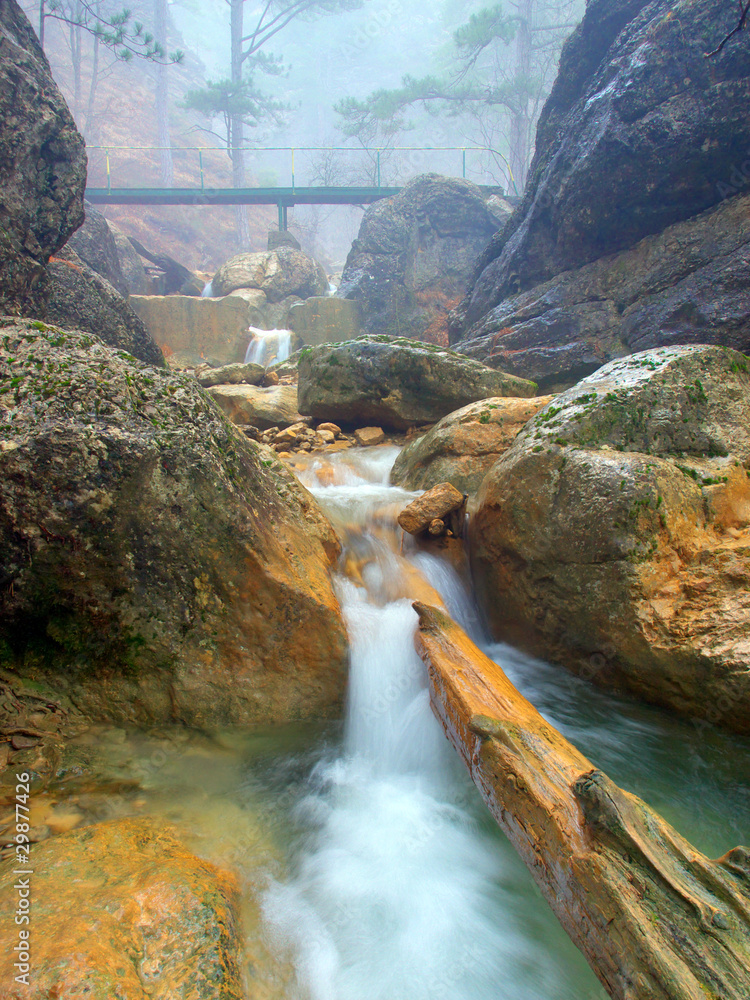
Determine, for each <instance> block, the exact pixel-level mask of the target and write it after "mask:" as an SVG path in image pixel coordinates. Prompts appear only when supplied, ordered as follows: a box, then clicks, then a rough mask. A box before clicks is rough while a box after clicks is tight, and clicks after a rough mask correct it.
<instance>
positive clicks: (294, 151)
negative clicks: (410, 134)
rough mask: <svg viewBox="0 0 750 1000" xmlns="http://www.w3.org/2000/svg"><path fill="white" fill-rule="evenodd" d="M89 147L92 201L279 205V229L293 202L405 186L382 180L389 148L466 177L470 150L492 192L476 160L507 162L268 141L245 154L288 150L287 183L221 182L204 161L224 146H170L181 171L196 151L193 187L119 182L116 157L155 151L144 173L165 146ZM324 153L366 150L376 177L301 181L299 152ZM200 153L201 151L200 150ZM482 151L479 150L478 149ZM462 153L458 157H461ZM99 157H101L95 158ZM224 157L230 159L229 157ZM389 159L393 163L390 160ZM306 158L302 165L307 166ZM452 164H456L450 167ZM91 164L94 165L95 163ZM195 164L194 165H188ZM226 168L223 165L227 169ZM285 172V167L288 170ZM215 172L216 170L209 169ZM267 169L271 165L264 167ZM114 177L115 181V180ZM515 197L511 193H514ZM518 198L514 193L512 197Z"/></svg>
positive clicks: (445, 149)
mask: <svg viewBox="0 0 750 1000" xmlns="http://www.w3.org/2000/svg"><path fill="white" fill-rule="evenodd" d="M88 151H89V153H90V154H93V157H92V159H93V161H94V162H93V163H91V164H90V169H89V173H90V178H91V176H95V175H96V174H99V175H101V173H102V169H101V168H102V167H103V168H104V169H103V172H104V177H103V179H104V180H105V184H104V185H102V186H96V185H91V186H89V187H87V188H86V198H87V199H88V201H90V202H91V203H92V204H94V205H214V206H217V205H275V206H276V207H277V210H278V217H279V229H286V228H287V213H288V210H289V209H290V208H293V207H294V206H295V205H356V206H359V205H369V204H371V203H372V202H374V201H378V200H379V199H380V198H390V197H391V196H392V195H395V194H398V192H399V191H400V190H401V187H400V186H397V185H392V184H390V185H389V184H384V183H383V182H382V175H383V173H384V168H385V166H386V164H385V163H384V162H383V161H384V159H385V158H386V153H387V155H388V157H389V158H390V157H393V156H394V155H399V156H400V157H401V160H402V161H404V160H405V161H406V162H405V168H406V171H407V172H408V170H409V168H410V167H411V168H412V169H413V173H414V175H415V176H416V174H419V173H427V172H428V171H436V170H438V167H442V168H443V172H446V171H445V167H446V165H447V166H448V170H449V172H450V173H451V174H452V175H453V176H457V170H456V167H458V165H459V163H460V165H461V174H460V176H462V177H463V178H466V177H467V154H468V155H469V158H470V168H471V165H472V164H471V161H472V160H473V162H474V169H470V173H472V174H473V175H474V176H472V177H471V178H470V179H472V180H475V178H476V180H475V183H479V185H480V187H482V188H483V189H484V190H486V191H487V192H494V193H499V194H502V193H503V192H504V191H505V190H506V189H505V188H504V187H501V186H497V185H487V184H486V183H484V184H482V183H481V180H482V179H483V178H480V177H477V169H476V162H477V160H479V159H481V157H482V156H483V157H484V158H486V157H487V156H491V157H492V158H493V159H494V161H495V162H501V163H507V161H506V160H505V157H503V156H502V154H500V153H498V152H497V151H496V150H491V149H488V148H486V147H479V146H466V147H463V146H435V147H431V146H399V147H394V148H391V149H389V150H387V151H385V150H381V149H368V148H364V149H354V148H352V147H349V146H325V147H322V146H305V147H291V146H273V147H270V146H267V147H252V148H248V149H247V150H245V152H246V153H247V154H251V155H252V156H253V158H254V160H257V159H258V158H259V157H261V156H263V155H264V154H269V153H271V154H277V155H278V154H279V153H281V154H285V155H286V156H288V158H289V159H288V163H287V165H286V169H288V170H289V173H287V177H288V180H289V181H290V183H289V184H288V186H280V185H277V184H276V183H274V184H271V185H269V184H258V185H254V186H252V187H218V186H214V185H212V184H210V183H207V180H206V173H207V169H208V166H209V164H207V163H206V160H207V158H208V157H209V156H210V155H211V154H217V153H218V154H221V153H224V155H225V156H226V151H224V150H220V149H216V148H212V147H201V146H180V147H171V149H170V153H171V154H172V157H173V158H174V159H177V158H178V157H179V158H180V159H179V160H178V162H176V164H175V165H176V166H178V165H179V166H180V167H181V168H182V170H181V173H183V174H184V173H185V170H184V165H185V158H184V157H183V154H192V155H190V156H189V159H188V171H187V172H188V174H189V173H191V172H192V173H193V174H194V176H195V181H196V183H195V184H194V185H193V186H191V187H164V186H156V185H155V186H153V187H146V186H144V187H140V186H139V187H134V186H121V185H119V184H117V183H116V180H115V176H114V175H115V170H114V169H113V160H116V159H117V158H120V159H123V158H124V159H126V160H128V161H130V162H129V163H128V164H127V166H126V167H125V168H124V169H123V167H122V166H120V171H119V172H120V173H123V172H126V171H127V173H128V174H132V173H133V164H132V154H136V153H138V154H151V155H147V156H145V157H139V158H138V160H139V161H140V163H139V166H141V164H142V166H141V169H142V171H143V172H144V173H148V172H154V171H155V170H157V167H156V163H155V161H156V157H154V156H153V155H152V154H161V153H162V152H163V151H164V148H163V147H159V146H89V147H88ZM312 153H316V154H319V155H320V154H322V155H323V156H324V157H327V158H329V162H330V157H331V155H332V154H352V153H357V154H360V155H365V156H367V157H369V162H368V168H369V172H370V173H371V175H372V179H373V181H374V183H371V184H369V185H368V184H365V185H361V186H360V185H348V184H331V183H309V180H316V179H317V177H314V176H313V177H308V183H307V184H304V185H302V186H300V185H298V184H297V176H298V175H297V173H296V170H299V161H300V154H312ZM196 154H197V155H196ZM478 154H479V155H478ZM459 155H460V160H459V158H458V157H459ZM149 159H151V160H152V161H154V162H151V163H149V162H148V160H149ZM451 160H455V163H451ZM97 161H98V162H97ZM225 162H226V161H225ZM389 165H390V164H389ZM304 166H305V165H304V164H303V169H304ZM400 166H401V172H404V163H403V162H402V163H401V164H400ZM451 167H452V169H451ZM92 168H93V169H92ZM190 168H192V170H191V169H190ZM223 172H225V170H224V171H223ZM249 172H250V173H256V172H257V173H259V174H260V175H261V176H262V174H263V173H264V171H262V170H260V171H258V170H257V166H256V165H255V164H253V165H250V166H249ZM285 172H286V170H285ZM211 173H212V174H213V173H215V171H213V170H212V171H211ZM265 173H266V174H267V173H268V171H265ZM273 173H274V181H275V180H276V179H277V173H276V171H273ZM311 173H312V174H314V173H315V171H314V170H311V169H310V167H309V166H308V167H307V169H306V170H305V174H307V175H310V174H311ZM507 175H508V177H509V178H510V180H511V183H512V184H513V187H515V184H514V182H513V179H512V173H511V172H510V168H509V167H508V168H507ZM113 180H114V182H113ZM511 197H512V196H511ZM513 200H515V198H513Z"/></svg>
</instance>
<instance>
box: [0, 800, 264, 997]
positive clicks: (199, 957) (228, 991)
mask: <svg viewBox="0 0 750 1000" xmlns="http://www.w3.org/2000/svg"><path fill="white" fill-rule="evenodd" d="M3 868H4V869H5V870H4V871H3V870H2V869H0V894H1V896H2V901H1V902H0V919H1V920H2V923H3V925H4V926H6V927H8V926H10V925H12V915H11V913H10V906H11V902H12V901H13V899H14V898H17V896H16V891H15V890H14V889H13V883H14V882H15V881H17V879H18V877H19V876H18V875H16V874H14V873H13V871H12V866H11V864H10V863H8V862H6V863H5V864H4V866H3ZM34 868H35V869H36V870H35V871H34V874H33V876H31V877H32V878H33V886H34V888H33V920H34V921H35V922H36V921H38V922H39V923H38V924H36V926H38V927H40V928H42V927H43V928H44V933H38V934H34V935H33V937H32V941H33V971H32V973H31V976H30V983H31V985H30V986H25V985H23V984H19V983H17V982H16V981H15V976H16V974H17V971H18V970H16V969H14V968H13V964H12V963H13V961H14V960H15V959H16V955H15V953H14V952H13V951H12V950H11V949H10V948H7V949H5V950H4V953H3V955H2V956H1V957H0V991H2V994H3V996H5V997H8V998H12V1000H19V998H21V997H33V998H35V1000H42V998H47V997H53V996H83V995H85V996H87V997H91V998H92V1000H110V998H111V997H113V996H123V997H125V996H126V997H128V998H129V1000H141V998H143V1000H145V998H146V997H156V998H163V1000H167V998H168V997H175V996H180V997H187V996H190V997H195V998H196V1000H220V998H221V1000H241V998H242V997H244V995H245V994H244V991H243V988H242V981H241V975H240V947H241V931H240V923H239V898H240V886H239V881H238V879H237V877H236V876H235V875H233V874H231V873H230V872H227V871H222V870H221V869H219V868H217V867H215V866H214V865H212V864H210V863H209V862H207V861H203V860H201V859H200V858H198V857H196V856H195V855H193V854H191V853H190V851H188V850H187V849H186V848H185V847H184V846H183V845H182V843H180V841H179V839H178V838H177V837H176V836H175V831H173V830H171V829H169V828H168V827H167V828H164V827H163V826H159V825H158V824H157V823H156V822H154V821H150V820H147V819H143V818H139V819H125V820H116V821H112V822H108V823H101V824H99V825H97V826H89V827H85V828H82V829H79V830H74V831H72V832H70V833H64V834H61V835H60V836H57V837H54V838H53V839H51V840H48V841H46V842H45V843H43V844H38V845H35V847H34ZM82 883H84V884H85V891H82Z"/></svg>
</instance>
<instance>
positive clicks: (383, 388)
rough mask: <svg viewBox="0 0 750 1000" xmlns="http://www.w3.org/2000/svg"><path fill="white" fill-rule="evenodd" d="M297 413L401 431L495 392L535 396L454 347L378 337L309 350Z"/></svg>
mask: <svg viewBox="0 0 750 1000" xmlns="http://www.w3.org/2000/svg"><path fill="white" fill-rule="evenodd" d="M298 357H299V386H298V388H299V411H300V413H303V414H305V415H306V416H311V417H317V418H318V419H320V420H333V421H335V422H336V423H341V422H343V423H345V424H356V425H357V426H360V427H361V426H363V425H364V424H377V425H382V426H384V427H390V428H394V429H396V430H403V429H405V428H407V427H411V426H413V425H414V424H425V423H434V422H435V421H436V420H440V418H441V417H444V416H445V415H446V414H447V413H451V412H452V411H453V410H457V409H458V408H459V407H461V406H465V405H466V404H467V403H471V402H474V401H475V400H477V399H487V398H488V397H489V396H524V397H526V396H533V395H534V394H535V392H536V386H535V385H534V383H533V382H527V381H525V380H524V379H519V378H515V377H513V376H510V375H505V374H504V373H503V372H499V371H494V370H493V369H492V368H487V367H486V366H485V365H481V364H479V362H477V361H472V360H470V359H469V358H464V357H461V355H460V354H456V353H455V352H454V351H449V350H447V349H444V348H440V347H436V346H434V345H432V344H424V343H420V342H419V341H416V340H406V339H405V338H399V337H387V336H373V337H360V338H359V339H358V340H350V341H345V342H343V343H340V344H321V345H319V346H318V347H309V348H303V349H302V350H301V351H300V352H299V354H298Z"/></svg>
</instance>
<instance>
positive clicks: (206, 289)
mask: <svg viewBox="0 0 750 1000" xmlns="http://www.w3.org/2000/svg"><path fill="white" fill-rule="evenodd" d="M213 294H214V283H213V280H211V281H207V282H206V284H205V285H204V286H203V291H202V292H201V298H202V299H210V298H212V297H213Z"/></svg>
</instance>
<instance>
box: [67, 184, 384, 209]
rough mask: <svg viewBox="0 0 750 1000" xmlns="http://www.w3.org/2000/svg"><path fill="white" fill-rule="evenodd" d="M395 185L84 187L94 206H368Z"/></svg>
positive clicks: (382, 196) (280, 207)
mask: <svg viewBox="0 0 750 1000" xmlns="http://www.w3.org/2000/svg"><path fill="white" fill-rule="evenodd" d="M400 190H401V188H399V187H272V188H260V187H253V188H115V187H113V188H96V187H90V188H86V198H87V199H88V200H89V201H90V202H91V203H92V204H94V205H277V206H278V207H279V209H282V208H291V207H292V206H293V205H369V204H370V202H373V201H377V200H378V199H379V198H390V197H391V195H394V194H398V192H399V191H400Z"/></svg>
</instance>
